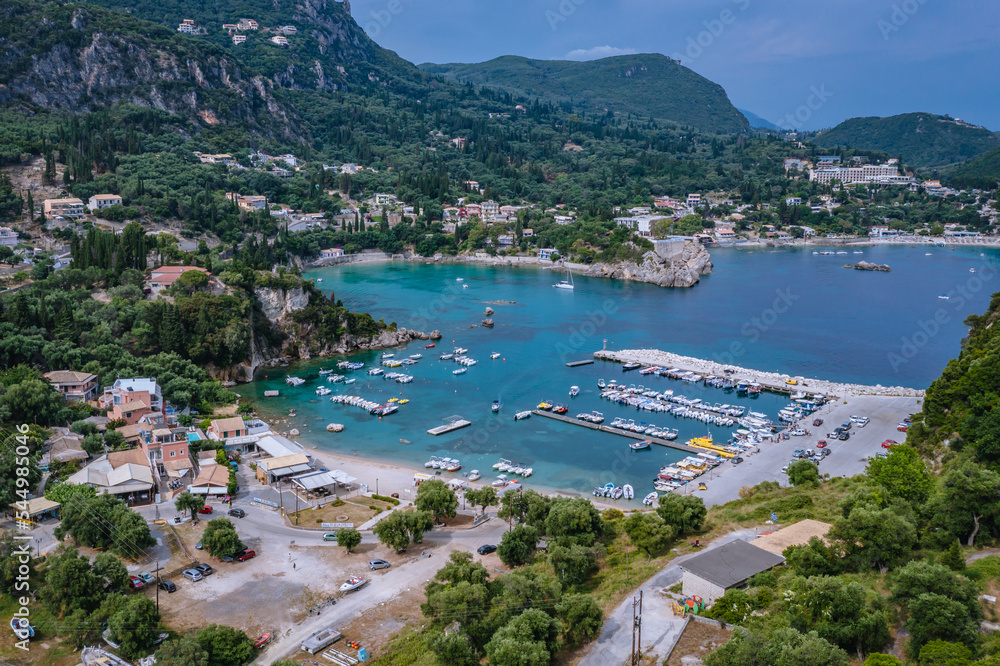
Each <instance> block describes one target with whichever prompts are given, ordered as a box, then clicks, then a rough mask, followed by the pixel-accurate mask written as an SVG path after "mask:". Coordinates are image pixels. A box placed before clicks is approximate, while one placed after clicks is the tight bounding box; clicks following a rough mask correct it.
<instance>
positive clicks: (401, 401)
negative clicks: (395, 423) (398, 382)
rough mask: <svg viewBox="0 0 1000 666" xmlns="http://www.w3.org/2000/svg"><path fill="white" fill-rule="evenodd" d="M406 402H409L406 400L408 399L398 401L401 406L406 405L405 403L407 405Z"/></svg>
mask: <svg viewBox="0 0 1000 666" xmlns="http://www.w3.org/2000/svg"><path fill="white" fill-rule="evenodd" d="M408 402H409V400H408V399H406V398H403V399H402V400H400V401H399V404H401V405H405V404H406V403H408Z"/></svg>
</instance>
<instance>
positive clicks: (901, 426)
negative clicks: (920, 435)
mask: <svg viewBox="0 0 1000 666" xmlns="http://www.w3.org/2000/svg"><path fill="white" fill-rule="evenodd" d="M909 429H910V424H909V423H900V424H899V425H898V426H896V430H898V431H899V432H906V431H907V430H909Z"/></svg>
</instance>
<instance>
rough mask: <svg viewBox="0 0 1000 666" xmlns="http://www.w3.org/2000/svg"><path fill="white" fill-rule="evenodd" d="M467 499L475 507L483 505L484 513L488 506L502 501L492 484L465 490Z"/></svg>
mask: <svg viewBox="0 0 1000 666" xmlns="http://www.w3.org/2000/svg"><path fill="white" fill-rule="evenodd" d="M465 499H466V501H468V503H469V504H471V505H472V506H474V507H475V506H479V507H482V509H483V513H486V509H487V507H491V506H496V505H497V504H498V503H499V501H500V498H499V497H497V491H496V489H495V488H493V487H492V486H483V487H482V488H470V489H468V490H466V491H465Z"/></svg>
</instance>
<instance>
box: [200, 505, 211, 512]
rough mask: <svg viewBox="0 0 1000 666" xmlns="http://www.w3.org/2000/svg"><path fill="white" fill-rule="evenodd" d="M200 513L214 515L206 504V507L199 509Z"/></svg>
mask: <svg viewBox="0 0 1000 666" xmlns="http://www.w3.org/2000/svg"><path fill="white" fill-rule="evenodd" d="M198 513H212V507H210V506H209V505H207V504H206V505H205V506H203V507H201V508H200V509H198Z"/></svg>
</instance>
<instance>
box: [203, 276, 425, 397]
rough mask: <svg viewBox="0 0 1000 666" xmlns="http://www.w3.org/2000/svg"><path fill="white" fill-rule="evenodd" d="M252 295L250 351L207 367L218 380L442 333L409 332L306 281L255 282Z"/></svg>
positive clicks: (250, 376)
mask: <svg viewBox="0 0 1000 666" xmlns="http://www.w3.org/2000/svg"><path fill="white" fill-rule="evenodd" d="M253 295H254V298H255V300H256V305H257V307H255V309H254V313H253V321H252V322H251V327H252V329H253V331H254V334H253V336H252V339H251V344H250V353H249V354H248V355H247V358H246V359H244V360H243V361H242V362H241V363H238V364H236V365H233V366H231V367H228V368H210V369H209V371H210V373H211V374H212V375H213V376H215V377H218V378H219V379H223V380H226V381H233V382H248V381H252V379H253V376H254V373H255V372H256V371H257V369H258V368H260V367H264V366H269V365H277V364H281V363H288V362H291V361H296V360H303V361H304V360H309V359H310V358H314V357H328V356H342V355H345V354H350V353H352V352H356V351H361V350H367V349H385V348H388V347H395V346H397V345H401V344H405V343H407V342H410V341H412V340H438V339H440V338H441V332H440V331H432V332H431V333H424V332H421V331H411V330H409V329H406V328H397V327H396V325H395V323H391V324H386V323H385V322H383V321H375V320H374V319H372V317H371V316H370V315H368V314H364V313H355V312H350V311H349V310H347V309H346V308H344V307H343V305H341V304H337V303H335V302H333V301H332V300H328V299H326V298H325V297H324V296H323V295H322V294H320V293H319V292H317V291H315V290H314V289H312V288H311V287H310V286H308V285H307V284H305V283H303V284H301V285H300V286H296V287H292V288H286V287H275V286H256V287H254V289H253Z"/></svg>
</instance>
